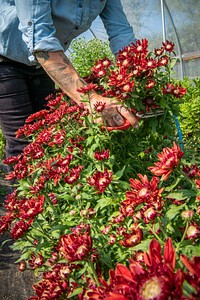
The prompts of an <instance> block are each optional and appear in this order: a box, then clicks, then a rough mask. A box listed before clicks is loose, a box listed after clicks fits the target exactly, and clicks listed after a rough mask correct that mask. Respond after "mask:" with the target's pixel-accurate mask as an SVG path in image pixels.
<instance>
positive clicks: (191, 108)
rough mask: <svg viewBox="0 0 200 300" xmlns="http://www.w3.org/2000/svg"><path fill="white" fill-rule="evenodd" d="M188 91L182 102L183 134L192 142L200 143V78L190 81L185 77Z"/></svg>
mask: <svg viewBox="0 0 200 300" xmlns="http://www.w3.org/2000/svg"><path fill="white" fill-rule="evenodd" d="M183 83H184V85H185V86H187V93H186V94H185V95H184V97H183V98H182V103H181V104H180V117H179V120H180V126H181V129H182V133H183V136H184V138H185V139H186V140H191V141H192V143H196V144H199V143H200V128H199V123H200V104H199V103H200V78H198V79H194V80H192V81H190V80H189V79H185V80H184V81H183Z"/></svg>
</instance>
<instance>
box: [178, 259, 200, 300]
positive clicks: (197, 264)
mask: <svg viewBox="0 0 200 300" xmlns="http://www.w3.org/2000/svg"><path fill="white" fill-rule="evenodd" d="M180 257H181V260H182V262H183V264H184V266H185V267H186V268H187V269H188V270H189V273H187V274H185V278H186V280H187V281H188V282H189V283H190V284H191V285H192V286H193V287H194V288H195V290H196V293H194V294H193V296H194V298H192V299H199V297H200V256H195V257H193V258H192V260H189V258H187V257H186V256H185V255H183V254H182V255H181V256H180ZM197 296H198V297H197Z"/></svg>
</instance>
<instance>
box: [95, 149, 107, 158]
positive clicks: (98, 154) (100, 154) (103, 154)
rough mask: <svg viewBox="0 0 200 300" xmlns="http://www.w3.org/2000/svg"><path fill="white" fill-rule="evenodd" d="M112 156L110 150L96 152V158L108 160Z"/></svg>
mask: <svg viewBox="0 0 200 300" xmlns="http://www.w3.org/2000/svg"><path fill="white" fill-rule="evenodd" d="M109 156H110V150H109V149H107V150H102V151H96V152H95V153H94V158H95V159H97V160H106V159H108V158H109Z"/></svg>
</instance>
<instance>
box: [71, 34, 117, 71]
mask: <svg viewBox="0 0 200 300" xmlns="http://www.w3.org/2000/svg"><path fill="white" fill-rule="evenodd" d="M104 57H108V58H110V59H113V58H114V56H113V54H112V52H111V50H110V47H109V44H108V42H103V41H101V40H98V39H92V40H89V41H86V40H85V38H78V39H76V40H74V41H73V42H72V43H71V46H70V55H69V59H70V60H71V62H72V64H73V66H74V67H75V69H76V70H77V71H78V73H79V74H80V75H81V76H82V77H85V76H88V75H89V74H90V73H91V70H90V69H91V68H92V66H93V65H94V63H95V62H96V60H97V59H103V58H104Z"/></svg>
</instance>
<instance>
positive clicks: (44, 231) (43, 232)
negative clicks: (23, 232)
mask: <svg viewBox="0 0 200 300" xmlns="http://www.w3.org/2000/svg"><path fill="white" fill-rule="evenodd" d="M35 221H36V223H37V225H38V226H39V228H40V229H38V228H35V230H38V231H39V232H41V233H42V234H43V235H44V236H45V237H46V238H47V239H48V240H49V241H51V242H52V239H51V238H50V237H49V236H48V234H47V231H46V230H44V229H43V228H42V226H41V225H40V223H39V221H38V220H35Z"/></svg>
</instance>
